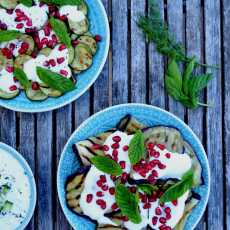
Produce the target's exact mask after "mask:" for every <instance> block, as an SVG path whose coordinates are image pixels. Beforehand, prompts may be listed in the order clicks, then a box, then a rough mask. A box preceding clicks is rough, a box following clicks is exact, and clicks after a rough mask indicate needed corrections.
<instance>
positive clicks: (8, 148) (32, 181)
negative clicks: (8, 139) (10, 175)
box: [0, 142, 37, 230]
mask: <svg viewBox="0 0 230 230" xmlns="http://www.w3.org/2000/svg"><path fill="white" fill-rule="evenodd" d="M0 149H3V150H5V151H6V152H7V153H8V154H10V155H11V156H12V157H13V158H15V159H16V160H17V162H18V163H19V164H20V165H21V166H22V167H23V169H24V170H25V171H26V172H27V176H28V179H29V184H30V186H31V188H30V190H31V192H33V196H32V197H33V199H31V200H30V207H29V210H28V212H27V216H26V218H25V219H24V220H23V222H22V224H21V225H20V226H19V227H17V229H18V230H20V229H24V228H25V227H26V226H27V225H28V224H29V222H30V220H31V218H32V217H33V214H34V211H35V207H36V203H37V189H36V183H35V179H34V175H33V172H32V170H31V168H30V166H29V164H28V163H27V161H26V160H25V158H24V157H23V156H22V155H21V154H20V153H19V152H18V151H17V150H16V149H14V148H13V147H11V146H9V145H7V144H5V143H3V142H0Z"/></svg>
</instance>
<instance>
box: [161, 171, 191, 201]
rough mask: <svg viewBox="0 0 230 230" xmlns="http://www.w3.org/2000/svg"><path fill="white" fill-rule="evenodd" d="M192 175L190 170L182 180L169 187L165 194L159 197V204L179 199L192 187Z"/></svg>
mask: <svg viewBox="0 0 230 230" xmlns="http://www.w3.org/2000/svg"><path fill="white" fill-rule="evenodd" d="M193 178H194V173H193V171H192V170H189V171H188V172H186V173H185V174H184V175H183V177H182V180H181V181H179V182H177V183H176V184H174V185H173V186H171V187H170V188H169V189H167V190H166V191H165V193H164V194H163V195H162V196H161V197H160V202H161V203H165V202H170V201H173V200H176V199H178V198H179V197H181V196H182V195H183V194H184V193H185V192H186V191H188V190H189V189H191V188H192V186H193Z"/></svg>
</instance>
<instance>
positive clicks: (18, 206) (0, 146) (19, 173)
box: [0, 142, 37, 230]
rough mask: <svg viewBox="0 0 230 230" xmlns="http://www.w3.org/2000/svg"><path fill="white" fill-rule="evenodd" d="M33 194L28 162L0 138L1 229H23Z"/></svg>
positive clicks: (30, 207)
mask: <svg viewBox="0 0 230 230" xmlns="http://www.w3.org/2000/svg"><path fill="white" fill-rule="evenodd" d="M36 197H37V193H36V184H35V180H34V176H33V173H32V171H31V169H30V167H29V165H28V163H27V162H26V160H25V159H24V158H23V157H22V156H21V155H20V154H19V153H18V152H17V151H16V150H15V149H13V148H12V147H10V146H8V145H6V144H4V143H2V142H0V229H4V230H22V229H24V228H25V227H26V226H27V224H28V223H29V221H30V219H31V218H32V216H33V213H34V209H35V205H36ZM9 207H10V208H9ZM4 208H5V210H4ZM2 209H3V211H2Z"/></svg>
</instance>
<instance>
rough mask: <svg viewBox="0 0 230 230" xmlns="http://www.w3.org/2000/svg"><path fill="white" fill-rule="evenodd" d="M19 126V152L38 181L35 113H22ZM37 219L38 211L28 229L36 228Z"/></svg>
mask: <svg viewBox="0 0 230 230" xmlns="http://www.w3.org/2000/svg"><path fill="white" fill-rule="evenodd" d="M19 127H20V132H19V134H20V138H19V152H20V153H21V154H22V156H23V157H24V158H25V159H26V161H27V162H28V164H29V165H30V167H31V169H32V171H33V173H34V176H35V179H36V181H37V178H36V171H35V170H36V164H35V162H36V146H35V115H33V114H26V113H21V114H20V126H19ZM19 127H18V128H19ZM8 135H9V134H8ZM35 219H36V211H35V214H34V217H33V218H32V220H31V221H30V223H29V225H28V226H27V228H26V229H28V230H29V229H34V228H35V225H36V223H35Z"/></svg>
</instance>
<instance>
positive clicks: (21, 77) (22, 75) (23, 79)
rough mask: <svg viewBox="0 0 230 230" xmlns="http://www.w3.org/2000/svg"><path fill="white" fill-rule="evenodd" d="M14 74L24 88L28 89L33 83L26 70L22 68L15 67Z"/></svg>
mask: <svg viewBox="0 0 230 230" xmlns="http://www.w3.org/2000/svg"><path fill="white" fill-rule="evenodd" d="M14 76H15V77H16V79H17V80H18V81H19V82H20V84H21V86H22V87H23V88H24V89H27V88H29V87H30V85H31V83H30V81H29V80H28V78H27V76H26V74H25V72H24V71H23V70H22V69H20V68H15V67H14Z"/></svg>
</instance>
